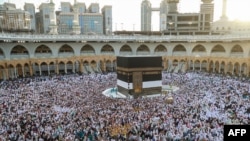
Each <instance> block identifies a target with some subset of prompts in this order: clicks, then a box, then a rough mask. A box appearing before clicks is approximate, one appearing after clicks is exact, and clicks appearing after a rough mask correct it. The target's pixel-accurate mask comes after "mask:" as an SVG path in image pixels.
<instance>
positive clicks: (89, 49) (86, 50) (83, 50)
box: [80, 44, 95, 55]
mask: <svg viewBox="0 0 250 141" xmlns="http://www.w3.org/2000/svg"><path fill="white" fill-rule="evenodd" d="M80 52H81V55H82V54H93V55H94V54H95V49H94V48H93V46H91V45H89V44H86V45H84V46H83V47H82V48H81V51H80Z"/></svg>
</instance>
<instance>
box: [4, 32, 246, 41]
mask: <svg viewBox="0 0 250 141" xmlns="http://www.w3.org/2000/svg"><path fill="white" fill-rule="evenodd" d="M1 40H2V41H3V42H19V43H24V42H44V41H52V42H58V41H66V42H67V41H74V42H83V43H84V42H88V41H94V42H95V41H96V42H140V43H143V42H159V43H160V42H170V41H184V42H185V41H186V42H199V41H205V42H211V41H223V42H231V41H235V40H236V41H244V40H250V33H249V34H237V35H236V34H228V35H178V36H176V35H171V36H170V35H162V36H160V35H149V36H146V35H60V34H59V35H46V34H40V35H39V34H8V33H3V34H0V41H1Z"/></svg>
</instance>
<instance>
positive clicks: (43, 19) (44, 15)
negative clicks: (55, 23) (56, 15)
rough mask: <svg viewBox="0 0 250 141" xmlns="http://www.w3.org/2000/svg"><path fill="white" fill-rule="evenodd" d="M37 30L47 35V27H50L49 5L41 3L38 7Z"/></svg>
mask: <svg viewBox="0 0 250 141" xmlns="http://www.w3.org/2000/svg"><path fill="white" fill-rule="evenodd" d="M39 13H40V14H39V15H40V16H39V17H40V20H39V23H38V25H39V28H40V33H49V25H50V8H49V3H42V4H41V5H40V6H39Z"/></svg>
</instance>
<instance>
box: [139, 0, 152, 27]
mask: <svg viewBox="0 0 250 141" xmlns="http://www.w3.org/2000/svg"><path fill="white" fill-rule="evenodd" d="M151 13H152V10H151V3H150V2H149V1H148V0H144V1H143V2H142V3H141V31H151Z"/></svg>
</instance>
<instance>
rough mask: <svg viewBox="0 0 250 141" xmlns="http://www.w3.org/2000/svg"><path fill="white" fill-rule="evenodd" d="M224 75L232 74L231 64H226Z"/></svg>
mask: <svg viewBox="0 0 250 141" xmlns="http://www.w3.org/2000/svg"><path fill="white" fill-rule="evenodd" d="M226 73H227V74H230V75H232V74H233V63H232V62H228V64H227V70H226Z"/></svg>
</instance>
